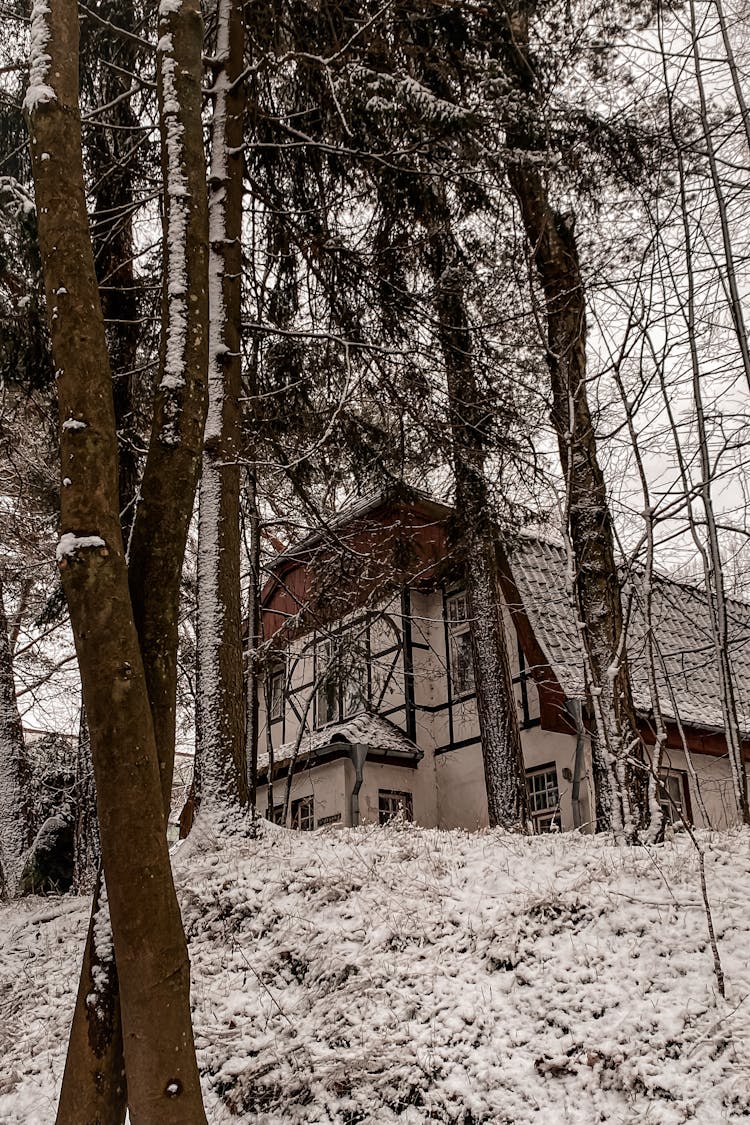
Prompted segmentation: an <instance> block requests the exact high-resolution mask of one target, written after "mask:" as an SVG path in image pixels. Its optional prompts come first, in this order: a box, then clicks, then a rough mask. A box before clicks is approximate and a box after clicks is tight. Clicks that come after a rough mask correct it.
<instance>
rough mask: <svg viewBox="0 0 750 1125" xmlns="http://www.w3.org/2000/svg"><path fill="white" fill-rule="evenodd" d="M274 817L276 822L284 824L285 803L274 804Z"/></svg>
mask: <svg viewBox="0 0 750 1125" xmlns="http://www.w3.org/2000/svg"><path fill="white" fill-rule="evenodd" d="M272 819H273V823H274V824H282V825H283V824H284V805H283V804H281V805H274V806H273V818H272Z"/></svg>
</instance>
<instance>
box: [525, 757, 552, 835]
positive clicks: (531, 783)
mask: <svg viewBox="0 0 750 1125" xmlns="http://www.w3.org/2000/svg"><path fill="white" fill-rule="evenodd" d="M526 788H527V790H528V794H529V813H530V814H531V820H532V823H533V825H534V831H535V832H537V833H540V832H551V831H553V830H559V828H560V790H559V787H558V784H557V769H556V767H555V766H554V765H548V766H540V767H539V768H538V769H534V770H527V771H526Z"/></svg>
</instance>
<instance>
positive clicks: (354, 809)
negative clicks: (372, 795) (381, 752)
mask: <svg viewBox="0 0 750 1125" xmlns="http://www.w3.org/2000/svg"><path fill="white" fill-rule="evenodd" d="M368 750H369V747H368V746H365V745H364V743H362V742H356V743H353V745H352V746H351V748H350V750H349V759H350V761H351V763H352V765H353V766H354V778H355V781H354V788H353V789H352V796H351V804H350V813H351V821H352V828H356V827H357V825H358V824H359V791H360V789H361V788H362V782H363V780H364V765H365V762H366V760H367V751H368Z"/></svg>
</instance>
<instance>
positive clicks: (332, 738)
mask: <svg viewBox="0 0 750 1125" xmlns="http://www.w3.org/2000/svg"><path fill="white" fill-rule="evenodd" d="M336 743H343V744H345V745H349V746H357V745H361V746H367V747H369V748H370V750H372V751H374V752H375V753H377V754H386V755H387V754H393V755H395V756H396V757H404V756H405V755H407V756H409V757H411V758H413V757H414V756H415V755H419V756H420V757H421V751H420V750H419V749H418V747H417V746H416V745H415V743H413V742H412V741H411V739H410V738H407V737H406V735H405V734H404V733H403V731H400V730H399V729H398V727H396V726H394V725H393V723H390V722H389V721H388V720H387V719H381V718H380V716H378V715H371V714H368V713H366V712H363V713H362V714H359V715H353V716H352V718H350V719H345V720H344V722H341V723H329V724H328V725H327V726H325V727H322V728H321V729H320V730H311V731H309V732H306V733H305V734H304V735H303V737H302V742H301V743H300V747H299V752H298V754H297V760H298V761H302V760H304V759H305V758H307V757H310V756H314V755H317V754H318V753H320V752H321V751H323V750H327V749H328V748H329V747H331V746H334V745H335V744H336ZM294 747H295V743H294V742H285V743H283V745H281V746H279V747H277V749H276V750H275V751H274V755H273V763H274V765H275V766H280V765H286V764H288V763H289V761H290V760H291V759H292V757H293V756H294ZM267 767H268V755H267V754H260V753H259V754H258V770H264V769H266V768H267Z"/></svg>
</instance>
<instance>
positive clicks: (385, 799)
mask: <svg viewBox="0 0 750 1125" xmlns="http://www.w3.org/2000/svg"><path fill="white" fill-rule="evenodd" d="M378 816H379V819H380V823H381V824H387V823H388V821H389V820H393V818H394V816H403V817H404V819H405V820H413V819H414V806H413V804H412V797H411V793H406V792H402V791H400V790H397V789H378Z"/></svg>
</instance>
